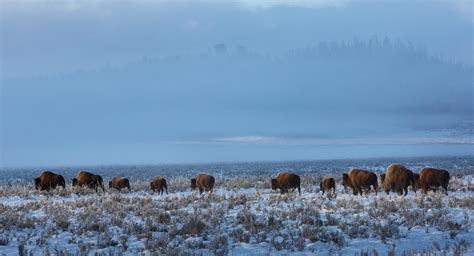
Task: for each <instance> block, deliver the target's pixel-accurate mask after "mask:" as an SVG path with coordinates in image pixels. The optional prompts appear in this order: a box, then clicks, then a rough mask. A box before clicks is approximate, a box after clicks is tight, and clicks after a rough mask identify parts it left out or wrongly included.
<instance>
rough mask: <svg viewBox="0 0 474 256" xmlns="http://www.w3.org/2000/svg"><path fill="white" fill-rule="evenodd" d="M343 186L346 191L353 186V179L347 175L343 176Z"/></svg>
mask: <svg viewBox="0 0 474 256" xmlns="http://www.w3.org/2000/svg"><path fill="white" fill-rule="evenodd" d="M342 186H344V189H346V188H347V187H351V186H352V182H351V179H350V178H349V175H348V174H347V173H343V174H342Z"/></svg>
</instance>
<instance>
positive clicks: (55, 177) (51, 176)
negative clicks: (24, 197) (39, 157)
mask: <svg viewBox="0 0 474 256" xmlns="http://www.w3.org/2000/svg"><path fill="white" fill-rule="evenodd" d="M57 186H61V187H63V188H66V182H65V181H64V177H63V176H62V175H59V174H56V173H53V172H50V171H44V172H43V173H41V175H40V176H38V177H36V178H35V188H36V189H39V190H46V191H49V190H50V189H55V188H56V187H57Z"/></svg>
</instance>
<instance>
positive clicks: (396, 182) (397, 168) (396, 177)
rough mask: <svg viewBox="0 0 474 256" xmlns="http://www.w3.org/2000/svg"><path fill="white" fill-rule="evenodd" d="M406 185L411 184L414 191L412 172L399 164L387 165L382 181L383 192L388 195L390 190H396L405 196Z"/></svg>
mask: <svg viewBox="0 0 474 256" xmlns="http://www.w3.org/2000/svg"><path fill="white" fill-rule="evenodd" d="M408 186H412V187H413V191H415V192H416V181H415V175H414V174H413V172H412V171H410V170H408V169H407V168H406V167H405V166H403V165H401V164H391V165H389V166H388V168H387V171H386V172H385V179H384V183H383V187H384V190H385V193H387V195H388V193H389V192H390V191H396V192H397V194H399V195H402V194H404V195H405V196H406V195H407V194H408ZM403 192H405V193H403Z"/></svg>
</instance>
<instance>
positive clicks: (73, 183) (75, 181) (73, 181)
mask: <svg viewBox="0 0 474 256" xmlns="http://www.w3.org/2000/svg"><path fill="white" fill-rule="evenodd" d="M72 186H73V187H75V186H77V179H76V178H74V179H72Z"/></svg>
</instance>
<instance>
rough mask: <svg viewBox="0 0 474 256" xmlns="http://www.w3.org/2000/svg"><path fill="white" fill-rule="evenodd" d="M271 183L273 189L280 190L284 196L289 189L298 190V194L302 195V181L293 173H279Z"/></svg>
mask: <svg viewBox="0 0 474 256" xmlns="http://www.w3.org/2000/svg"><path fill="white" fill-rule="evenodd" d="M271 182H272V189H273V190H277V189H280V192H281V193H282V194H284V193H288V190H289V189H293V191H294V190H295V189H296V188H297V189H298V193H299V194H300V195H301V187H300V185H301V179H300V176H298V175H297V174H294V173H291V172H279V173H278V174H277V175H276V177H275V178H273V179H272V180H271Z"/></svg>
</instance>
